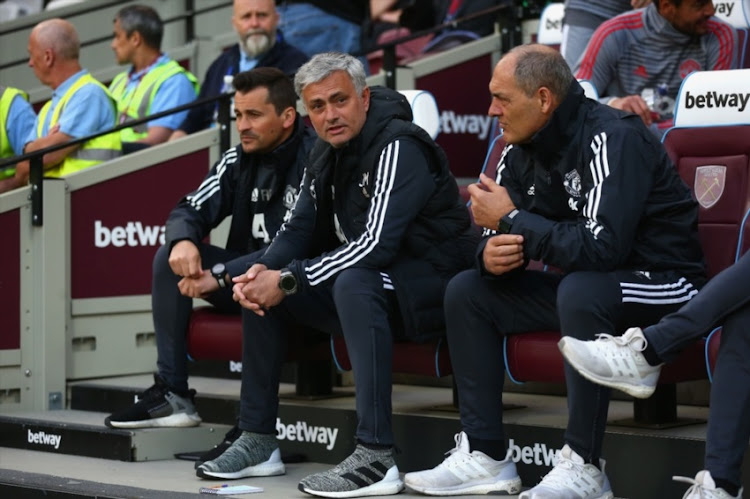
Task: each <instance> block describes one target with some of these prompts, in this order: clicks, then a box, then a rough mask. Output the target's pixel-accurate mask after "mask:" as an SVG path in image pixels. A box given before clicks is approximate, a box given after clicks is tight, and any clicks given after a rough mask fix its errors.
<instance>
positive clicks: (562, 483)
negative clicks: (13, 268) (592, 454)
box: [518, 444, 615, 499]
mask: <svg viewBox="0 0 750 499" xmlns="http://www.w3.org/2000/svg"><path fill="white" fill-rule="evenodd" d="M599 462H600V464H601V467H602V469H601V470H599V469H598V468H597V467H596V466H594V465H593V464H585V463H584V461H583V458H582V457H581V456H579V455H578V454H576V453H575V452H573V449H571V448H570V447H568V445H567V444H566V445H565V446H564V447H563V448H562V449H561V450H560V454H559V455H558V456H557V465H555V467H554V468H552V471H550V472H549V473H547V474H546V475H545V476H544V478H542V481H541V482H539V485H537V486H536V487H534V488H533V489H531V490H527V491H526V492H523V493H522V494H521V495H520V496H518V499H614V497H615V496H614V494H612V487H611V486H610V485H609V480H608V479H607V475H605V474H604V464H605V461H604V459H600V460H599Z"/></svg>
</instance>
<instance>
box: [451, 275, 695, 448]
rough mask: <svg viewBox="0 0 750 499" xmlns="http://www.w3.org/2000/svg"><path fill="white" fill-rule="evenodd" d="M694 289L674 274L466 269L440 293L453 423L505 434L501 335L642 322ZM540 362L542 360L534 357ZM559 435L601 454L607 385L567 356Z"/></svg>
mask: <svg viewBox="0 0 750 499" xmlns="http://www.w3.org/2000/svg"><path fill="white" fill-rule="evenodd" d="M696 292H697V290H696V289H695V287H694V286H693V285H692V284H691V283H690V282H688V281H686V280H685V279H684V278H681V277H680V276H679V275H676V274H675V273H659V274H657V273H644V272H630V271H615V272H573V273H570V274H567V275H565V276H563V275H560V274H555V273H551V272H537V271H522V272H518V273H515V274H512V275H509V276H506V277H499V278H498V277H483V276H481V275H480V273H479V271H478V270H468V271H465V272H463V273H461V274H459V275H457V276H456V277H454V278H453V280H452V281H451V282H450V283H449V285H448V289H447V291H446V295H445V313H446V323H447V332H448V344H449V347H450V352H451V361H452V364H453V371H454V376H455V379H456V383H457V386H458V396H459V403H460V412H461V423H462V426H463V429H464V431H465V432H466V433H467V435H469V437H474V438H477V439H484V440H503V441H504V440H505V433H504V430H503V423H502V409H503V406H502V392H503V382H504V377H505V373H504V368H505V366H504V362H503V335H510V334H523V333H524V332H529V331H539V330H549V329H553V330H555V329H559V330H560V331H561V333H562V334H563V335H567V336H572V337H575V338H579V339H584V340H588V339H593V338H594V337H595V336H596V334H597V333H608V334H621V333H623V332H624V331H625V329H626V328H628V327H634V326H645V325H648V324H652V323H653V322H654V321H657V320H659V319H660V318H661V317H662V316H664V315H665V314H667V313H669V312H672V311H674V310H676V309H677V308H679V306H680V305H681V304H682V303H685V302H687V301H688V300H689V299H690V298H691V297H692V296H693V295H694V294H696ZM540 361H542V359H540ZM565 378H566V384H567V389H568V427H567V430H566V432H565V442H566V443H567V444H568V445H569V446H570V447H571V448H572V449H573V450H574V451H575V452H576V453H578V454H579V455H581V456H582V457H583V458H584V459H586V460H588V461H589V462H596V461H595V460H596V459H598V458H599V457H600V455H601V447H602V439H603V436H604V429H605V426H606V421H607V410H608V407H609V397H610V391H609V389H608V388H604V387H601V386H599V385H596V384H594V383H591V382H589V381H587V380H586V379H584V378H583V377H582V376H580V375H579V374H578V373H577V372H576V371H575V370H574V369H572V368H571V367H570V366H569V365H568V364H567V363H566V364H565Z"/></svg>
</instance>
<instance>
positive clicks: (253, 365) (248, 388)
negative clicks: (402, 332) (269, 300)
mask: <svg viewBox="0 0 750 499" xmlns="http://www.w3.org/2000/svg"><path fill="white" fill-rule="evenodd" d="M397 315H398V314H397V306H396V305H395V297H394V292H393V291H391V290H386V289H384V287H383V277H382V275H381V273H380V271H379V270H373V269H360V268H354V269H347V270H344V271H342V272H340V273H339V274H338V276H337V277H336V278H335V280H333V282H329V283H326V284H322V285H319V286H315V287H312V288H310V289H305V290H303V291H301V292H300V293H298V294H295V295H291V296H288V297H286V298H284V300H283V301H282V302H281V303H280V304H279V305H277V306H276V307H273V308H271V309H270V310H269V311H268V312H267V313H266V315H265V316H262V317H261V316H258V315H256V314H255V313H253V312H251V311H249V310H243V311H242V330H243V345H242V395H241V404H240V423H239V426H240V428H242V429H243V430H246V431H253V432H258V433H275V432H276V417H277V414H278V403H279V398H278V391H279V377H280V373H281V367H282V363H283V362H284V358H285V356H286V347H287V329H288V327H289V326H290V325H292V324H293V325H298V326H305V327H309V328H312V329H315V330H318V331H324V332H329V333H333V334H343V335H344V339H345V341H346V346H347V351H348V354H349V359H350V360H351V363H352V371H353V374H354V383H355V386H356V396H357V401H356V406H357V418H358V424H357V432H356V437H357V439H358V440H360V441H361V442H365V443H376V444H382V445H393V431H392V428H391V365H392V359H393V330H394V327H393V322H394V321H398V320H399V319H397V318H396V317H397ZM396 327H397V326H396Z"/></svg>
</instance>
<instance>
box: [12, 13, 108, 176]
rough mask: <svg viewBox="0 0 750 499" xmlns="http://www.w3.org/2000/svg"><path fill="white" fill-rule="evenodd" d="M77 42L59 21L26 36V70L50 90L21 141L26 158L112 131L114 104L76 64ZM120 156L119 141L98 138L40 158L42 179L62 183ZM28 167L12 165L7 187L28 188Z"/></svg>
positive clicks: (65, 23)
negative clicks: (69, 176)
mask: <svg viewBox="0 0 750 499" xmlns="http://www.w3.org/2000/svg"><path fill="white" fill-rule="evenodd" d="M80 46H81V44H80V41H79V40H78V33H76V30H75V28H74V27H73V25H72V24H70V23H69V22H68V21H65V20H63V19H48V20H46V21H42V22H41V23H39V24H37V25H36V26H35V27H34V29H33V30H32V31H31V35H30V36H29V47H28V50H29V67H31V69H32V70H33V71H34V75H36V77H37V78H38V79H39V81H40V82H42V83H43V84H44V85H47V86H48V87H50V88H51V89H52V99H51V100H50V101H49V102H47V103H46V104H45V105H44V107H43V108H42V109H41V111H40V112H39V115H38V116H37V118H36V121H35V123H34V129H33V130H32V132H31V133H30V134H29V136H28V137H27V143H26V146H25V148H24V152H26V153H30V152H33V151H38V150H40V149H44V148H47V147H50V146H54V145H58V144H63V143H66V142H69V141H71V140H75V139H79V138H82V137H86V136H89V135H92V134H95V133H98V132H103V131H105V130H108V129H110V128H113V127H114V126H115V124H116V122H115V111H116V104H115V101H114V99H112V96H111V95H110V94H109V92H108V91H107V89H106V88H105V87H104V86H103V85H102V84H101V83H99V82H98V81H96V80H95V79H94V78H93V77H92V76H91V74H90V73H89V72H88V71H87V70H85V69H83V68H81V64H80V63H79V61H78V54H79V51H80ZM120 154H121V151H120V136H119V134H117V133H113V134H107V135H103V136H101V137H97V138H94V139H91V140H89V141H86V142H84V143H82V144H76V145H72V146H70V147H65V148H63V149H58V150H57V151H54V152H51V153H48V154H45V155H44V159H43V163H44V175H45V176H46V177H62V176H64V175H67V174H69V173H73V172H76V171H78V170H82V169H84V168H88V167H90V166H94V165H97V164H99V163H101V162H103V161H107V160H109V159H112V158H115V157H117V156H119V155H120ZM28 178H29V161H23V162H21V163H19V164H18V165H17V168H16V175H15V177H14V179H13V182H12V184H11V183H10V182H9V183H8V184H6V186H5V190H9V189H11V188H15V187H19V186H22V185H24V184H25V183H26V182H28Z"/></svg>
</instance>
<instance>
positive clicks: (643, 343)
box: [596, 333, 648, 352]
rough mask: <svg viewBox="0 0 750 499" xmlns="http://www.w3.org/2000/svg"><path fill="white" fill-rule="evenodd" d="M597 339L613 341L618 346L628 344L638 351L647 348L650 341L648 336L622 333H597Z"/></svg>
mask: <svg viewBox="0 0 750 499" xmlns="http://www.w3.org/2000/svg"><path fill="white" fill-rule="evenodd" d="M596 340H597V341H612V342H613V343H615V344H616V345H618V346H623V347H624V346H627V347H630V348H631V349H633V350H635V351H636V352H642V351H644V350H645V349H646V347H647V346H648V341H647V340H646V338H639V337H637V336H634V335H628V336H627V337H626V335H622V336H613V335H611V334H607V333H598V334H597V335H596Z"/></svg>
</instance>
